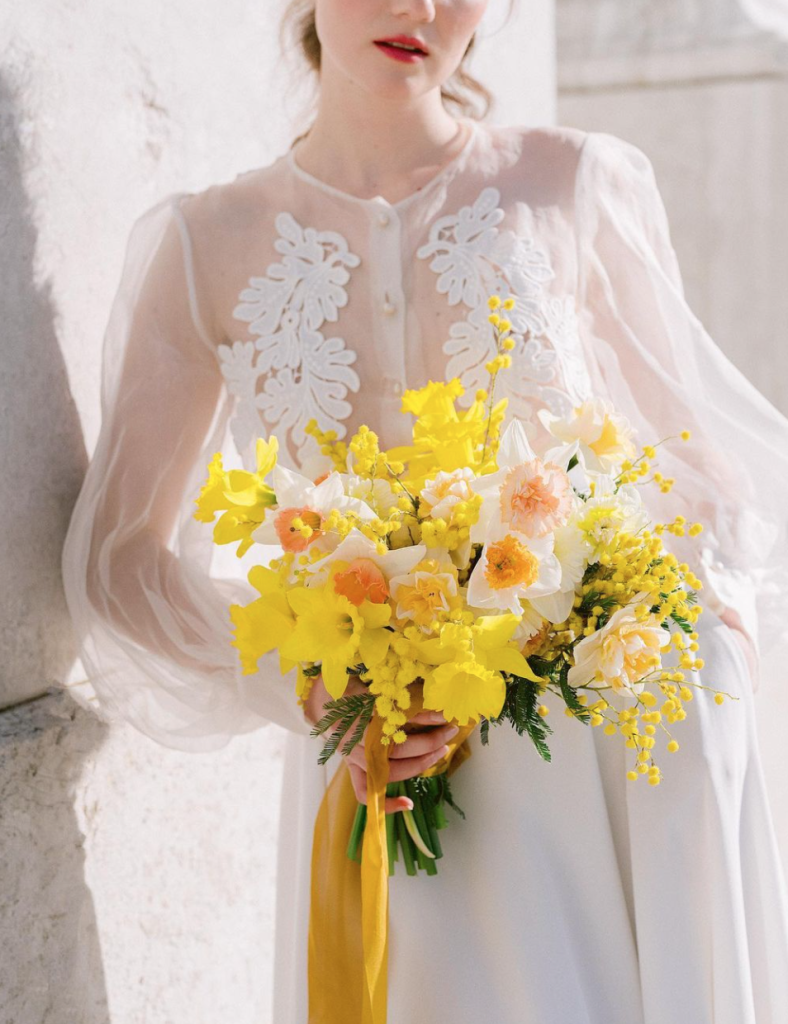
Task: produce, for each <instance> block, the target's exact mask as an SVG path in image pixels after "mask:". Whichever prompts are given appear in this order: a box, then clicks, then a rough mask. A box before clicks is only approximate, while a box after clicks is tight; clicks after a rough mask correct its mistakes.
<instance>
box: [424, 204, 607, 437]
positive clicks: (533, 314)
mask: <svg viewBox="0 0 788 1024" xmlns="http://www.w3.org/2000/svg"><path fill="white" fill-rule="evenodd" d="M499 201H500V193H499V191H498V189H497V188H494V187H487V188H484V189H482V191H481V192H480V193H479V196H478V197H477V199H476V201H475V202H474V203H473V204H472V205H471V206H464V207H462V208H461V209H460V210H459V211H458V212H457V213H455V214H451V215H448V216H445V217H441V218H439V219H438V220H436V221H435V223H434V224H433V225H432V228H431V230H430V235H429V241H428V242H427V243H426V244H425V245H422V246H421V247H420V248H419V249H418V250H417V255H418V256H419V257H421V258H422V259H424V258H428V257H432V261H431V262H430V264H429V266H430V269H431V270H433V271H435V273H436V274H438V275H439V277H438V279H437V282H436V287H437V290H438V291H439V292H440V293H441V294H448V301H449V304H450V305H456V304H457V303H459V302H460V301H462V302H463V303H464V304H465V305H466V306H468V308H469V313H468V316H467V318H466V320H465V321H459V322H456V323H454V324H452V325H451V327H450V328H449V337H448V338H447V339H446V341H445V342H444V345H443V351H444V353H445V354H446V355H447V356H448V357H449V359H448V363H447V366H446V374H447V376H449V377H459V379H460V380H461V381H462V384H463V387H464V388H465V394H464V395H463V396H462V397H461V398H460V399H459V404H461V405H466V406H467V405H469V404H470V403H471V402H472V401H473V397H474V394H475V392H476V391H477V390H478V388H480V387H483V386H484V385H485V384H486V383H487V380H488V375H487V371H486V370H485V368H484V367H485V363H486V362H487V361H488V360H489V359H490V358H491V357H492V356H493V355H494V354H495V335H494V332H493V328H492V326H491V324H490V323H489V321H488V319H487V316H488V313H489V309H488V308H487V298H488V296H489V295H492V294H499V295H513V296H514V297H515V306H514V309H512V310H511V311H510V312H509V313H508V314H507V315H508V318H509V320H510V322H511V324H512V336H513V338H514V340H515V348H514V349H513V351H512V368H511V370H509V371H507V372H506V373H504V374H501V376H500V377H499V378H498V384H497V385H496V387H497V388H500V391H498V392H497V393H498V394H499V395H500V397H504V396H505V397H507V398H508V399H509V406H508V408H507V418H508V417H510V416H516V417H518V418H520V419H522V420H523V421H524V422H525V423H526V428H527V429H530V431H531V433H533V432H534V430H535V429H536V427H535V423H531V422H530V421H531V420H533V419H534V410H535V408H536V407H537V405H538V404H540V403H541V404H544V405H546V406H547V407H548V408H549V409H550V410H551V411H552V412H556V413H560V414H564V413H567V412H569V410H570V409H571V408H572V407H573V406H574V405H576V404H577V403H578V402H579V401H582V399H583V398H586V397H588V396H589V395H590V393H591V387H590V381H589V378H588V370H587V367H586V365H585V360H584V358H583V353H582V350H581V345H580V338H579V334H578V331H577V318H576V315H575V311H574V297H572V296H570V297H561V296H553V295H550V294H549V293H548V292H547V291H546V287H545V286H546V285H547V283H548V282H549V281H551V280H552V279H553V278H555V272H554V270H553V268H552V266H551V265H550V262H549V259H548V256H547V253H546V252H545V251H544V250H543V249H541V248H539V247H538V246H537V245H536V243H535V241H534V239H533V238H531V237H528V236H525V235H522V234H515V233H514V232H513V231H509V230H499V227H498V225H499V224H500V223H501V221H502V220H503V218H504V211H503V210H502V209H500V207H499V205H498V204H499ZM561 367H563V368H564V369H565V377H566V385H567V386H566V387H563V386H560V380H559V369H560V368H561Z"/></svg>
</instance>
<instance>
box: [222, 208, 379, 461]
mask: <svg viewBox="0 0 788 1024" xmlns="http://www.w3.org/2000/svg"><path fill="white" fill-rule="evenodd" d="M274 223H275V225H276V228H277V231H278V237H277V238H276V239H275V241H274V248H275V250H276V251H277V252H278V253H279V254H280V255H281V256H282V259H281V260H280V261H279V262H278V263H272V264H270V266H269V267H268V269H267V272H266V277H250V278H249V282H248V287H246V288H243V289H242V290H241V292H240V293H239V295H238V298H239V300H240V301H239V302H238V304H237V305H236V307H235V309H234V310H233V316H234V317H235V319H237V320H242V321H244V322H246V323H248V324H249V333H250V334H252V335H255V336H256V340H255V341H254V342H251V341H250V342H234V343H233V345H232V346H229V345H220V346H219V355H220V359H221V370H222V373H223V375H224V377H225V379H226V380H227V386H228V390H229V391H230V392H231V393H232V394H233V395H236V396H237V397H238V403H237V408H236V410H235V415H234V417H233V421H232V423H231V430H232V433H233V438H234V439H235V442H236V445H237V446H238V449H239V451H240V452H242V453H244V454H245V455H246V456H247V457H249V456H250V450H249V446H250V445H251V444H252V442H253V441H254V439H255V438H256V437H257V436H259V435H260V434H267V433H269V432H270V431H271V429H272V428H274V427H276V428H277V430H278V431H279V433H280V442H282V443H283V444H286V443H287V437H288V436H289V439H290V441H291V442H292V443H293V444H294V445H295V446H296V448H297V452H296V453H294V454H295V456H296V460H297V461H302V460H303V457H304V455H305V454H306V451H307V449H310V450H311V449H312V448H313V445H314V440H313V439H312V438H310V437H307V435H306V434H305V433H304V427H305V426H306V424H307V422H308V421H309V420H310V419H311V418H312V417H314V418H315V419H317V420H318V422H319V423H320V425H321V427H322V428H323V429H324V430H336V432H337V436H338V437H340V438H341V437H344V436H345V432H346V427H345V425H344V423H343V422H342V421H343V420H346V419H347V418H348V417H349V416H350V414H351V412H352V407H351V405H350V403H349V402H348V401H347V400H346V396H347V393H348V391H358V389H359V387H360V381H359V378H358V374H357V373H356V371H355V370H353V369H351V364H352V363H354V362H355V360H356V353H355V352H353V351H351V350H350V349H348V348H347V347H346V345H345V342H344V340H343V339H342V338H326V337H325V336H324V335H323V334H322V332H321V330H320V328H321V327H322V326H323V324H324V323H325V322H326V321H328V322H331V323H334V322H336V320H337V319H338V317H339V310H340V309H341V308H342V307H344V306H345V305H347V301H348V296H347V292H346V291H345V285H346V284H347V283H348V281H349V280H350V273H349V269H348V268H353V267H357V266H358V265H359V263H360V262H361V260H360V259H359V257H358V256H357V255H356V254H355V253H352V252H350V250H349V249H348V246H347V242H346V241H345V239H344V238H343V237H342V235H340V234H338V233H337V232H336V231H317V230H315V228H311V227H307V228H305V229H304V228H302V227H301V225H300V224H299V223H298V222H297V221H296V219H295V218H294V217H293V216H292V214H290V213H288V212H286V211H283V212H282V213H279V214H278V215H277V217H276V219H275V222H274ZM261 380H262V381H263V385H262V390H260V389H259V388H258V382H259V381H261ZM294 461H295V460H294Z"/></svg>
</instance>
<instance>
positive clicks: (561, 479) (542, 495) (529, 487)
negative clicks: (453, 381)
mask: <svg viewBox="0 0 788 1024" xmlns="http://www.w3.org/2000/svg"><path fill="white" fill-rule="evenodd" d="M576 451H577V442H574V443H573V444H568V445H559V446H557V447H556V448H551V449H550V450H549V451H548V452H546V453H545V455H544V458H540V457H539V456H537V455H536V453H535V452H534V450H533V448H532V447H531V444H530V442H529V440H528V436H527V434H526V431H525V427H524V426H523V424H522V423H521V422H520V420H512V422H511V423H510V424H509V426H508V427H507V428H506V430H505V431H504V432H503V434H502V435H501V443H500V445H499V448H498V459H497V461H498V466H499V469H498V470H497V472H495V473H489V474H487V475H485V476H480V477H477V478H476V479H475V480H474V481H473V483H472V487H473V490H474V491H476V492H477V493H478V494H480V495H481V496H482V507H481V510H480V513H479V519H478V521H477V522H476V523H474V524H473V526H472V527H471V542H472V543H479V542H482V541H484V540H485V538H487V537H488V536H489V535H490V532H491V531H493V532H496V533H497V531H498V529H499V528H504V529H506V530H510V531H512V532H517V533H522V534H525V535H526V536H527V537H529V538H532V537H544V536H545V535H547V534H549V533H551V532H552V531H553V530H555V529H557V528H558V527H559V526H562V525H563V524H564V523H566V522H567V521H568V519H569V516H570V515H571V513H572V511H573V509H574V508H575V506H576V503H577V501H578V500H579V499H578V498H577V495H576V494H575V493H574V490H573V489H572V482H571V480H570V478H569V476H568V475H567V472H566V467H567V465H568V464H569V461H570V459H571V458H572V455H573V454H574V453H575V452H576Z"/></svg>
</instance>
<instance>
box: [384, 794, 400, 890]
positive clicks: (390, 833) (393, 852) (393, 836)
mask: <svg viewBox="0 0 788 1024" xmlns="http://www.w3.org/2000/svg"><path fill="white" fill-rule="evenodd" d="M398 795H399V783H397V782H390V783H389V784H388V785H387V786H386V796H398ZM396 826H397V823H396V821H395V815H394V814H387V815H386V845H387V847H388V855H389V875H393V874H394V862H395V861H396V860H398V859H399V855H398V853H397V827H396Z"/></svg>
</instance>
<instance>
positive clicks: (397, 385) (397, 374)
mask: <svg viewBox="0 0 788 1024" xmlns="http://www.w3.org/2000/svg"><path fill="white" fill-rule="evenodd" d="M375 202H376V205H378V206H379V207H381V208H379V209H378V210H376V211H375V212H374V213H373V216H372V218H371V224H370V257H371V264H372V280H373V289H374V291H373V295H374V307H375V309H376V310H377V324H376V328H377V329H376V336H377V337H378V338H379V339H380V342H381V345H382V351H381V352H379V365H380V368H381V380H380V386H381V392H382V394H383V396H384V397H389V398H391V399H394V400H398V399H399V398H400V397H401V396H402V393H403V390H404V388H405V336H404V331H405V301H404V299H405V297H404V293H403V290H402V247H401V237H402V236H401V230H400V227H401V225H400V220H399V217H398V215H397V213H396V212H395V211H394V210H393V209H392V208H391V207H390V206H388V204H387V203H386V200H385V199H382V197H381V198H378V199H376V200H375ZM382 204H383V205H382Z"/></svg>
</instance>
